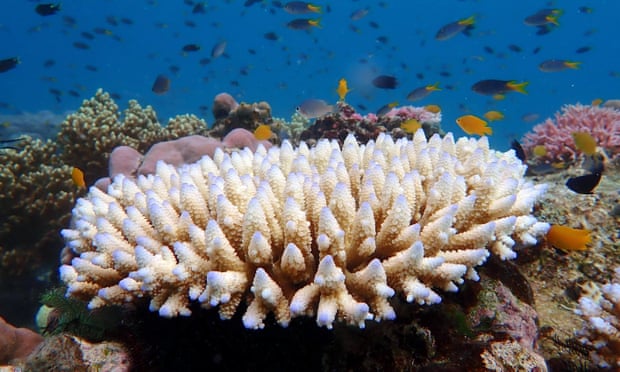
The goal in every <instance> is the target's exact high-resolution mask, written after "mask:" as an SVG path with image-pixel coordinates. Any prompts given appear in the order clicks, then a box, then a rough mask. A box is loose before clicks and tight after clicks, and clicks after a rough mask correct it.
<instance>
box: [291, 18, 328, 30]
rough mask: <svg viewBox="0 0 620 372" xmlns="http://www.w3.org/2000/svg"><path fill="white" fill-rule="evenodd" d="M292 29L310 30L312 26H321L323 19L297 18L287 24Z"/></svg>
mask: <svg viewBox="0 0 620 372" xmlns="http://www.w3.org/2000/svg"><path fill="white" fill-rule="evenodd" d="M286 27H288V28H290V29H291V30H309V29H311V28H312V27H319V28H320V27H321V19H319V18H316V19H308V18H297V19H294V20H292V21H290V22H289V23H287V24H286Z"/></svg>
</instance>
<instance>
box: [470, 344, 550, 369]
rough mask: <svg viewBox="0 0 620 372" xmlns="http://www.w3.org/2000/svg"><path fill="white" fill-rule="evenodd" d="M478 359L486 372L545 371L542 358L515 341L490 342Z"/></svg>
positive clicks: (545, 366)
mask: <svg viewBox="0 0 620 372" xmlns="http://www.w3.org/2000/svg"><path fill="white" fill-rule="evenodd" d="M480 357H481V358H482V360H483V362H484V367H485V368H486V369H487V371H495V372H503V371H539V372H546V371H547V365H546V363H545V360H544V359H543V357H541V356H540V355H539V354H536V353H534V352H532V350H531V349H528V348H526V347H524V346H523V345H521V344H519V343H518V342H516V341H496V342H491V344H490V347H489V348H488V349H487V350H485V351H484V352H482V354H481V355H480Z"/></svg>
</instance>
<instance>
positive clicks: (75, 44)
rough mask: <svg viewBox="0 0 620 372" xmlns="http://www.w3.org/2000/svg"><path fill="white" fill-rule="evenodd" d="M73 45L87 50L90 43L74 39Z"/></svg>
mask: <svg viewBox="0 0 620 372" xmlns="http://www.w3.org/2000/svg"><path fill="white" fill-rule="evenodd" d="M73 47H74V48H76V49H82V50H87V49H90V45H88V44H86V43H83V42H81V41H76V42H74V43H73Z"/></svg>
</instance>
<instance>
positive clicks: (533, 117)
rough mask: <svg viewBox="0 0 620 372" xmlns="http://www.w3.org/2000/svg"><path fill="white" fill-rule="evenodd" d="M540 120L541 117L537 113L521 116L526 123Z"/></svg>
mask: <svg viewBox="0 0 620 372" xmlns="http://www.w3.org/2000/svg"><path fill="white" fill-rule="evenodd" d="M538 118H540V115H539V114H537V113H535V112H530V113H527V114H523V116H521V120H523V121H524V122H526V123H533V122H535V121H536V120H538Z"/></svg>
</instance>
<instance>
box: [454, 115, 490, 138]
mask: <svg viewBox="0 0 620 372" xmlns="http://www.w3.org/2000/svg"><path fill="white" fill-rule="evenodd" d="M456 123H457V124H458V125H459V127H461V129H463V131H464V132H465V133H467V134H469V135H471V134H476V135H479V136H484V135H491V134H493V129H491V128H490V127H489V126H488V125H487V122H486V121H484V120H482V119H480V118H479V117H477V116H475V115H463V116H461V117H459V118H458V119H456Z"/></svg>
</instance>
